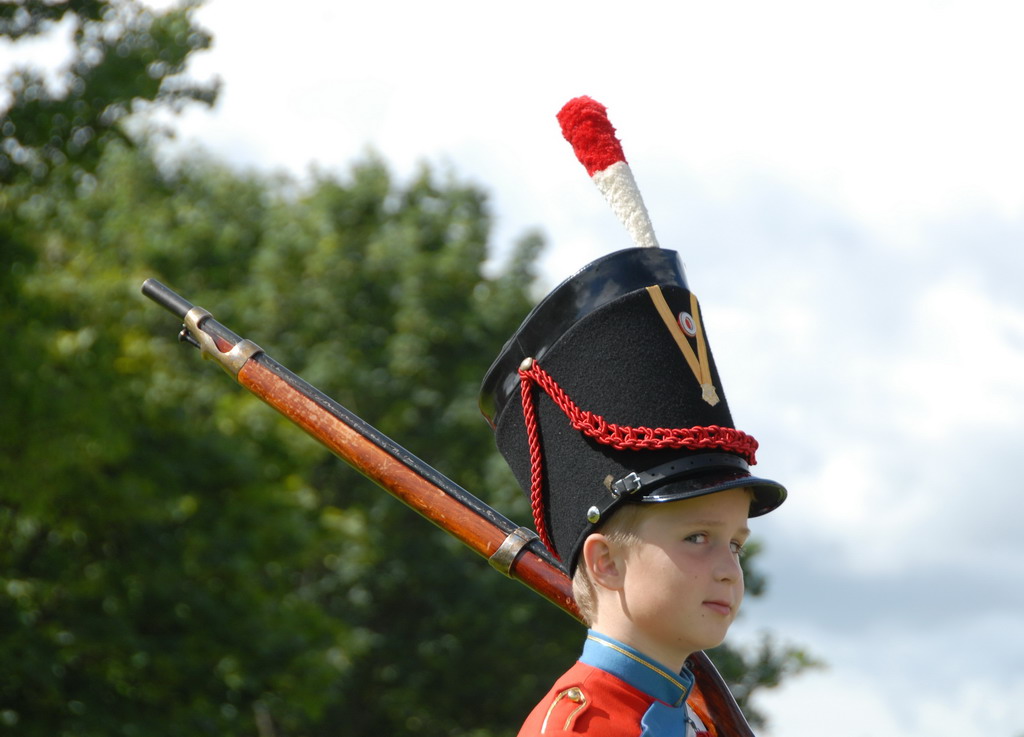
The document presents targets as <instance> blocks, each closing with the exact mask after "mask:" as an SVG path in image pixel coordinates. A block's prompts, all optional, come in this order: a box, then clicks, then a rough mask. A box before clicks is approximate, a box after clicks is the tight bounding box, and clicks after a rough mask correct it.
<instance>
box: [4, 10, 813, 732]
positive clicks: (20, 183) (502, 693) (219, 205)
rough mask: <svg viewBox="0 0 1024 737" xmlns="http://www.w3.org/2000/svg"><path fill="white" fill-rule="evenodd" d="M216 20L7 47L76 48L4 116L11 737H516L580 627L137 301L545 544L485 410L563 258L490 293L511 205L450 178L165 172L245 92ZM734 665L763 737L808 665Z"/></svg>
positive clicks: (802, 660) (107, 30)
mask: <svg viewBox="0 0 1024 737" xmlns="http://www.w3.org/2000/svg"><path fill="white" fill-rule="evenodd" d="M192 13H193V9H192V8H191V7H189V6H181V7H177V8H171V9H166V10H163V11H159V12H158V11H155V10H152V9H150V8H148V7H146V6H145V5H142V4H139V3H137V2H134V1H132V0H110V1H106V2H105V1H101V0H68V1H67V2H55V1H53V0H35V1H33V0H26V1H25V2H16V3H10V2H4V3H2V4H0V37H2V39H3V40H5V41H6V42H9V43H14V42H17V41H18V40H19V39H23V38H31V37H33V36H37V35H39V34H47V33H51V32H52V31H53V29H54V27H55V24H58V23H63V24H68V23H70V24H72V27H73V33H72V34H71V39H72V44H73V49H72V55H71V60H70V62H69V64H68V65H67V66H66V67H63V68H61V69H59V70H38V69H15V70H10V71H9V72H8V73H7V76H6V78H5V80H4V83H3V97H2V98H0V112H2V118H0V185H2V189H0V330H2V331H3V335H4V349H3V351H0V540H2V545H0V733H8V734H12V735H13V734H17V735H24V736H26V737H37V736H38V737H53V736H54V735H68V736H72V735H73V736H75V737H86V736H88V737H93V736H95V737H99V736H101V735H102V736H103V737H110V736H111V735H126V736H131V735H145V736H146V737H155V736H162V735H168V736H170V735H190V736H191V735H196V734H209V735H258V736H259V737H285V736H286V735H288V736H298V735H311V736H312V735H336V734H339V733H341V734H345V735H379V734H406V733H408V734H420V735H428V736H431V737H433V736H438V737H440V736H442V735H444V736H450V737H455V736H462V735H466V736H470V735H472V736H478V737H483V736H485V735H488V736H494V737H498V736H505V735H513V734H515V732H516V731H517V729H518V726H519V724H520V722H521V720H522V718H523V717H524V716H525V714H526V713H527V712H528V710H529V709H530V708H531V707H532V705H533V703H534V702H535V701H536V700H537V698H539V697H540V695H542V693H543V692H544V691H545V690H546V688H547V687H548V685H549V684H550V682H551V681H552V679H553V678H554V677H556V676H557V675H558V674H559V673H560V672H561V671H562V670H563V669H564V668H565V667H566V666H567V665H568V664H569V663H570V662H571V661H572V660H573V659H574V657H575V656H576V654H577V653H578V650H579V647H580V642H581V636H580V635H581V633H580V630H579V626H578V625H577V624H576V623H575V622H573V621H572V620H570V619H569V618H568V617H566V616H565V615H564V614H562V613H561V612H559V611H557V610H556V609H555V608H554V607H552V606H551V605H549V604H548V603H546V602H544V601H542V600H541V599H540V598H539V597H537V596H535V595H534V594H533V593H531V592H530V591H528V590H527V589H526V588H525V587H523V586H521V585H519V584H517V583H514V582H511V581H509V580H507V579H505V578H503V577H501V576H499V575H496V574H495V573H494V572H493V571H492V570H491V569H490V567H489V566H488V565H487V564H486V563H485V562H483V561H482V560H480V559H478V558H477V557H476V556H474V555H472V554H471V553H470V552H469V551H467V550H465V549H464V548H463V547H462V546H461V545H460V544H459V543H457V542H455V541H453V540H452V539H449V538H448V537H446V536H445V534H444V533H442V532H440V531H438V530H436V529H435V528H434V527H433V526H431V525H429V524H427V523H425V522H424V521H422V520H421V519H420V518H419V517H418V516H417V515H415V514H414V513H413V512H411V511H409V510H407V509H405V508H404V507H403V506H402V505H400V504H399V503H398V502H396V501H394V500H393V499H392V498H391V497H390V496H388V495H386V494H384V493H382V492H380V491H378V490H376V489H375V488H374V487H373V486H372V485H371V484H369V482H367V481H366V480H364V479H363V478H362V477H361V476H360V475H358V474H357V473H355V472H354V471H352V470H351V469H349V468H348V467H347V466H345V465H344V464H343V463H341V462H340V461H338V460H337V459H335V458H334V457H333V456H330V455H329V454H328V453H327V452H326V451H325V450H323V449H322V448H321V447H320V446H319V445H317V444H316V443H314V442H313V441H312V440H310V439H309V438H307V437H306V436H305V435H304V434H303V433H301V432H300V431H298V430H297V429H296V428H294V427H293V426H291V425H290V424H289V423H288V422H287V421H285V420H283V419H281V418H280V417H278V416H277V415H276V414H275V413H274V412H273V411H272V410H270V409H269V408H267V407H265V406H264V405H262V403H261V402H259V400H257V399H255V398H254V397H252V396H250V395H248V394H247V393H246V392H245V391H244V390H241V389H240V388H239V387H237V386H235V385H234V384H232V383H231V382H230V380H229V379H228V378H226V377H225V376H224V375H223V373H222V372H221V371H220V370H219V369H215V368H213V367H212V366H209V365H203V364H201V363H200V362H199V361H198V354H196V353H194V352H193V351H191V350H187V349H185V348H183V347H181V346H179V345H178V344H177V343H176V341H175V340H174V339H173V336H174V330H175V326H174V325H173V322H172V321H171V319H170V318H169V316H168V315H167V314H166V313H165V312H163V311H162V310H160V309H159V308H157V307H156V306H155V305H152V304H150V303H148V302H147V301H146V300H145V299H144V298H143V297H142V296H141V295H140V294H139V286H140V285H141V283H142V281H143V280H144V279H146V278H148V277H151V276H152V277H156V278H158V279H160V280H161V281H163V282H164V283H166V284H168V285H170V286H172V287H173V288H175V289H176V290H177V291H179V292H180V293H182V294H183V295H184V296H186V297H187V298H189V299H190V300H192V301H193V302H195V303H197V304H200V305H203V306H206V307H208V308H210V309H211V310H212V311H213V312H214V313H215V314H216V316H217V318H218V320H220V321H221V322H223V323H224V324H226V325H228V326H230V327H231V328H232V329H234V330H235V331H236V332H238V333H240V334H242V335H244V336H246V337H250V338H252V339H254V340H255V341H256V342H258V343H260V344H261V345H263V346H264V347H265V348H267V349H268V352H270V354H271V355H273V356H274V357H275V358H276V359H277V360H279V361H281V362H282V363H283V364H285V365H286V366H288V367H289V368H291V369H292V370H293V371H295V372H296V373H298V374H300V375H301V376H303V377H304V378H305V379H307V380H308V381H310V382H311V383H313V384H314V385H316V386H318V387H319V388H320V389H322V390H323V391H325V392H326V393H327V394H329V395H331V396H332V397H334V398H336V399H337V400H338V401H340V402H341V403H342V404H344V405H345V406H347V407H348V408H349V409H351V410H352V411H353V412H355V413H356V414H358V415H360V416H361V417H363V418H364V419H366V420H367V421H369V422H370V423H372V424H373V425H375V426H376V427H377V428H378V429H380V430H381V431H382V432H384V433H385V434H387V435H389V436H390V437H392V438H395V439H396V440H397V441H398V442H400V443H401V444H402V445H403V446H405V447H407V448H409V449H410V450H411V451H412V452H414V453H416V454H417V455H418V456H420V457H421V458H423V459H424V460H426V461H427V462H428V463H430V464H431V465H433V466H435V467H437V468H438V469H440V470H441V471H443V472H444V473H446V474H447V475H449V476H451V477H452V478H454V479H455V480H456V481H457V482H459V483H460V484H461V485H462V486H464V487H466V488H467V489H469V490H471V491H473V492H474V493H476V494H477V495H479V496H481V497H482V498H483V499H484V500H485V501H487V502H488V503H490V504H492V505H493V506H495V507H496V508H498V509H499V510H501V511H502V512H503V513H505V514H506V515H507V516H509V517H511V518H513V519H529V513H528V507H527V505H526V502H525V500H524V499H523V498H522V495H521V493H520V492H519V491H518V488H517V487H515V484H514V481H513V480H512V479H511V474H510V473H509V472H508V471H507V469H506V468H505V467H504V464H503V462H502V461H501V460H500V457H499V456H498V455H497V453H496V451H495V450H494V448H493V441H492V438H491V435H490V433H489V432H488V430H487V427H486V424H485V423H484V421H483V420H482V418H481V417H480V416H479V413H478V411H477V408H476V392H477V389H478V385H479V381H480V379H481V378H482V376H483V373H484V371H485V370H486V368H487V366H488V364H489V362H490V360H491V358H493V356H495V355H496V354H497V351H498V350H499V349H500V347H501V344H502V342H503V341H504V339H505V338H506V337H508V336H509V335H510V334H511V333H512V331H513V330H514V329H515V327H516V326H517V325H518V323H519V321H520V320H521V319H522V318H523V317H524V316H525V315H526V313H527V312H528V311H529V308H530V307H531V305H532V303H533V300H534V297H535V296H536V294H535V291H536V285H535V273H534V268H535V261H536V256H537V254H538V251H539V249H540V248H541V247H542V239H541V237H540V236H538V235H536V234H526V235H524V236H523V237H522V238H521V240H520V241H519V242H518V243H517V244H515V246H514V247H513V248H512V249H511V255H510V257H509V258H508V259H507V260H506V261H505V262H504V263H502V264H500V265H498V266H497V267H493V268H488V269H487V270H485V269H484V264H485V262H488V259H489V258H490V253H489V251H488V248H489V243H488V239H489V235H490V216H489V212H488V208H487V202H486V196H485V194H484V193H483V192H481V191H480V190H479V189H477V188H475V187H471V186H467V185H465V184H463V183H460V182H459V181H458V180H457V179H456V178H455V177H454V176H452V175H439V174H438V173H436V172H434V171H432V170H431V168H430V167H428V166H426V165H424V166H423V168H422V170H421V172H420V173H419V175H418V176H416V177H414V178H412V180H411V181H408V182H396V181H394V179H393V177H392V176H391V175H390V173H389V171H388V168H387V166H386V165H385V163H384V162H383V161H381V160H378V159H376V158H374V157H373V156H367V157H365V158H364V159H363V160H361V161H359V162H357V163H355V164H354V165H353V166H352V167H351V170H350V171H348V172H346V173H345V174H344V175H337V176H335V175H320V176H318V177H316V178H315V179H314V181H312V182H311V183H309V184H307V185H303V186H299V185H297V184H296V183H295V182H292V181H288V180H286V179H282V178H278V177H272V176H264V175H256V174H251V173H241V172H237V171H233V170H231V169H229V168H227V167H225V166H223V165H220V164H218V163H217V162H216V161H214V160H211V158H210V157H209V156H202V157H192V158H182V159H180V160H176V161H173V162H171V163H167V162H166V161H165V160H164V157H161V156H159V155H158V154H159V153H160V144H161V140H162V138H161V135H160V134H159V133H158V132H153V131H152V130H149V129H147V127H146V125H145V123H146V120H147V117H146V116H147V113H149V112H150V111H153V110H156V109H167V108H171V109H174V108H177V107H180V106H181V105H184V104H190V103H192V104H212V103H213V102H214V100H215V98H216V93H217V85H216V84H215V83H197V82H194V81H191V80H189V79H188V78H187V77H186V76H185V74H184V72H185V67H186V63H187V60H188V57H189V55H190V54H192V53H193V52H196V51H201V50H202V49H204V48H206V47H208V46H209V44H210V43H211V38H210V36H209V34H208V33H206V32H205V31H203V30H202V29H201V28H198V27H197V26H196V25H195V23H194V21H193V18H192ZM45 72H49V76H47V74H46V73H45ZM488 263H489V262H488ZM751 560H756V556H755V557H753V558H748V559H747V565H748V566H749V563H750V561H751ZM748 574H749V578H750V583H751V591H752V593H753V594H755V595H756V594H757V593H759V592H760V590H761V589H763V585H764V580H763V577H761V576H760V575H759V574H758V573H757V572H756V571H754V570H749V568H748ZM712 655H713V657H714V658H715V659H716V661H717V662H718V663H719V666H720V668H722V670H723V674H724V675H725V676H726V678H727V680H729V681H730V683H732V684H734V686H735V688H736V693H737V695H738V696H739V697H740V699H741V702H742V703H744V704H745V705H746V706H747V711H748V714H749V715H750V716H752V717H753V721H755V722H757V721H758V720H759V715H758V713H757V712H756V710H753V709H752V707H751V705H750V704H749V699H750V697H751V696H752V695H753V694H756V692H757V691H758V689H762V688H765V687H771V686H774V685H777V684H778V683H779V682H780V680H781V679H782V678H784V677H785V676H786V675H788V674H790V673H793V672H796V671H799V670H800V669H802V668H804V667H806V666H807V665H808V664H809V662H810V661H809V659H808V658H807V656H806V655H805V654H804V653H803V652H802V651H800V650H799V649H797V648H792V647H779V646H776V645H773V644H772V642H771V640H770V639H769V638H768V637H767V636H766V638H765V640H764V642H763V643H762V645H761V647H760V648H758V649H757V650H756V651H755V652H751V653H741V652H736V651H734V650H730V649H728V648H721V649H720V650H719V651H718V652H716V653H712Z"/></svg>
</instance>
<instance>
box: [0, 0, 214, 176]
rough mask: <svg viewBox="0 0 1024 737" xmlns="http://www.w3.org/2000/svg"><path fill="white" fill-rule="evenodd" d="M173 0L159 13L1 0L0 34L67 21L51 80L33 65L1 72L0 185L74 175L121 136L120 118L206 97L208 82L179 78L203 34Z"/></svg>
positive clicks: (87, 1) (133, 4) (31, 31)
mask: <svg viewBox="0 0 1024 737" xmlns="http://www.w3.org/2000/svg"><path fill="white" fill-rule="evenodd" d="M192 11H193V8H192V7H191V6H189V5H182V6H179V7H177V8H173V9H169V10H167V11H165V12H162V13H159V12H156V11H153V10H152V9H150V8H148V7H147V6H145V5H143V4H141V3H139V2H137V1H136V0H114V1H112V2H98V1H97V0H64V1H63V2H59V1H53V0H29V1H28V2H15V3H11V2H4V3H2V4H0V37H6V38H8V39H10V40H11V41H18V40H20V39H23V38H26V37H31V36H38V35H40V34H44V33H45V32H47V31H48V30H50V29H52V27H53V25H54V24H55V23H57V22H58V21H62V20H70V21H71V22H72V23H73V24H74V32H73V41H72V43H73V47H74V48H73V50H72V54H71V59H70V61H69V63H68V65H67V67H66V68H65V69H63V70H61V73H60V75H59V79H58V80H57V83H56V84H52V83H48V82H47V79H46V76H45V75H44V74H43V73H42V72H41V71H40V70H38V69H33V68H28V67H21V68H17V69H14V70H12V71H11V72H9V73H8V75H7V77H6V78H5V80H4V87H5V89H6V93H7V96H8V97H9V100H8V102H7V103H6V105H5V107H4V108H3V109H0V184H9V183H11V182H12V181H15V180H16V179H17V178H19V177H21V176H25V175H27V176H30V177H31V178H32V179H34V180H36V181H41V180H43V179H45V178H46V177H48V176H49V175H50V174H51V173H52V172H53V171H54V170H55V169H56V170H58V171H62V173H64V174H65V175H67V176H71V177H80V176H81V175H82V174H83V173H86V172H90V171H92V169H93V168H94V167H95V165H96V163H97V162H98V157H99V155H100V153H101V152H102V151H103V149H104V147H105V146H106V145H107V144H108V143H109V142H110V141H112V140H121V141H123V142H130V141H132V140H133V137H132V136H131V135H130V133H129V131H128V130H127V129H126V125H125V124H126V122H127V119H128V116H129V115H131V114H132V113H138V112H141V111H143V110H146V109H148V108H151V107H153V106H157V107H164V108H167V107H170V108H180V106H181V105H183V104H186V103H189V102H201V103H205V104H212V103H213V101H214V99H215V97H216V94H217V85H216V84H214V83H210V84H197V83H194V82H191V81H189V80H188V79H186V78H185V77H184V76H183V72H184V69H185V64H186V60H187V59H188V57H189V55H190V54H192V53H193V52H194V51H199V50H202V49H205V48H208V47H209V45H210V40H211V38H210V35H209V34H208V33H206V32H205V31H203V30H201V29H199V28H197V27H196V26H195V25H194V24H193V23H192V19H191V14H192Z"/></svg>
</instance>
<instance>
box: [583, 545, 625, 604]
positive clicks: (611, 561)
mask: <svg viewBox="0 0 1024 737" xmlns="http://www.w3.org/2000/svg"><path fill="white" fill-rule="evenodd" d="M580 556H581V557H582V558H583V565H585V566H586V567H587V573H588V574H589V575H590V580H591V581H592V582H593V583H594V584H595V585H596V586H600V587H602V588H605V589H610V590H612V591H618V590H619V589H621V588H622V574H623V571H624V566H623V564H622V560H621V556H620V555H619V550H618V546H617V545H616V544H615V543H614V542H613V541H611V540H609V539H608V538H607V537H605V536H604V535H602V534H601V533H599V532H595V533H594V534H592V535H589V536H588V537H587V539H586V540H584V541H583V549H582V550H581V551H580Z"/></svg>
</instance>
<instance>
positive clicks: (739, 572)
mask: <svg viewBox="0 0 1024 737" xmlns="http://www.w3.org/2000/svg"><path fill="white" fill-rule="evenodd" d="M715 577H716V578H717V579H718V580H719V581H729V582H735V581H742V580H743V568H742V567H741V566H740V559H739V558H738V557H737V556H736V554H735V553H733V552H732V549H731V548H730V547H729V546H726V547H725V551H724V553H722V554H720V555H719V556H718V559H717V561H716V563H715Z"/></svg>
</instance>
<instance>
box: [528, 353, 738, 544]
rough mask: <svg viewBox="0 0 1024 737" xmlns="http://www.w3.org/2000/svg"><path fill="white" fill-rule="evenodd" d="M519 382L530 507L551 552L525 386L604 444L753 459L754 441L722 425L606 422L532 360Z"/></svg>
mask: <svg viewBox="0 0 1024 737" xmlns="http://www.w3.org/2000/svg"><path fill="white" fill-rule="evenodd" d="M519 382H520V384H519V388H520V393H521V395H522V400H523V419H524V421H525V422H526V435H527V440H528V443H529V446H530V506H531V508H532V509H533V521H534V524H535V525H536V526H537V534H538V535H539V536H540V539H541V541H542V542H543V543H544V544H545V545H546V546H547V548H548V549H549V550H551V551H552V552H554V546H553V545H552V544H551V539H550V537H549V535H548V530H547V525H546V524H545V522H544V505H543V500H542V490H543V485H544V478H543V462H544V459H543V452H542V450H541V447H540V439H539V438H538V436H537V414H536V410H535V408H534V404H533V392H531V391H530V389H531V388H532V386H533V384H536V385H537V386H539V387H540V388H541V389H543V390H544V391H545V393H547V395H548V396H549V397H551V399H552V400H553V401H554V403H555V404H556V405H557V406H558V408H559V409H561V410H562V412H564V413H565V416H566V417H568V418H569V422H570V423H572V426H573V427H574V428H575V429H577V430H579V431H580V432H582V433H583V434H584V435H586V436H587V437H589V438H592V439H593V440H596V441H597V442H599V443H601V444H603V445H608V446H611V447H612V448H615V449H616V450H661V449H665V448H686V449H688V450H698V449H705V448H717V449H720V450H727V451H730V452H732V453H737V454H739V455H741V456H743V457H744V458H745V459H746V461H747V463H749V464H750V465H754V464H755V463H757V460H756V457H755V456H756V451H757V440H755V439H754V438H752V437H751V436H750V435H747V434H746V433H745V432H742V431H741V430H736V429H735V428H731V427H721V426H719V425H708V426H707V427H690V428H678V427H677V428H665V427H656V428H650V427H630V426H627V425H618V424H616V423H614V422H607V421H606V420H605V419H604V418H603V417H601V416H600V415H598V414H594V413H593V412H589V411H586V410H582V409H580V408H579V406H578V405H577V404H576V403H575V402H573V401H572V400H571V399H570V398H569V396H568V395H567V394H566V393H565V392H564V391H563V390H562V388H561V387H560V386H559V385H558V383H557V382H556V381H555V380H554V379H553V378H551V376H550V374H548V373H547V372H546V371H545V370H544V369H542V368H541V367H540V364H538V363H537V362H536V361H532V362H530V364H529V368H525V369H524V368H520V369H519ZM556 555H557V554H556Z"/></svg>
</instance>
